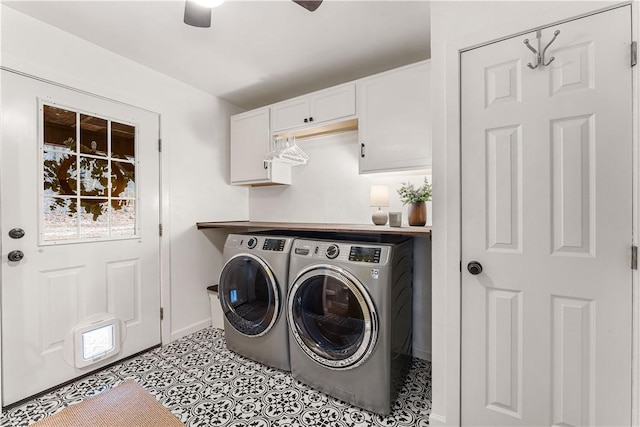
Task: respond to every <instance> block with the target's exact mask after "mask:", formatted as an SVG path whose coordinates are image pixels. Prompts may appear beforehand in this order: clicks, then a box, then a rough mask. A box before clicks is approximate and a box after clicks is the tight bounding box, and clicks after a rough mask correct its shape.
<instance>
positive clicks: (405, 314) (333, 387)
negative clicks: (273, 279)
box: [287, 239, 413, 414]
mask: <svg viewBox="0 0 640 427" xmlns="http://www.w3.org/2000/svg"><path fill="white" fill-rule="evenodd" d="M412 266H413V240H412V239H408V240H403V241H402V242H398V243H394V244H385V243H362V242H345V241H320V240H307V239H298V240H296V241H295V242H294V245H293V250H292V252H291V261H290V269H289V282H290V284H289V295H288V298H287V318H288V321H289V333H290V346H289V352H290V355H291V372H292V375H293V377H294V378H296V379H298V380H299V381H301V382H303V383H306V384H307V385H309V386H311V387H313V388H315V389H317V390H319V391H322V392H324V393H326V394H328V395H331V396H333V397H336V398H338V399H340V400H343V401H345V402H347V403H350V404H353V405H355V406H359V407H361V408H364V409H368V410H370V411H373V412H376V413H380V414H389V413H390V411H391V406H392V403H393V401H394V399H395V398H396V396H397V392H398V391H399V386H401V385H402V383H403V380H404V376H405V375H406V373H407V371H408V369H409V367H410V362H411V348H412V347H411V339H412V320H411V319H412Z"/></svg>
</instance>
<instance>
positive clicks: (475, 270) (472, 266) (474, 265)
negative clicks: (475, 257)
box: [467, 261, 482, 276]
mask: <svg viewBox="0 0 640 427" xmlns="http://www.w3.org/2000/svg"><path fill="white" fill-rule="evenodd" d="M467 270H468V271H469V273H471V274H473V275H474V276H476V275H478V274H480V273H482V264H480V263H479V262H478V261H471V262H470V263H469V264H467Z"/></svg>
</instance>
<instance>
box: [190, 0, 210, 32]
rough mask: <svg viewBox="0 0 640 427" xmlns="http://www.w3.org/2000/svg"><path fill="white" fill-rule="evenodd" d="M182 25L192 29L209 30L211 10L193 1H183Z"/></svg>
mask: <svg viewBox="0 0 640 427" xmlns="http://www.w3.org/2000/svg"><path fill="white" fill-rule="evenodd" d="M184 23H185V24H187V25H191V26H193V27H200V28H209V27H210V26H211V9H210V8H208V7H204V6H201V5H199V4H198V3H196V2H195V1H193V0H185V2H184Z"/></svg>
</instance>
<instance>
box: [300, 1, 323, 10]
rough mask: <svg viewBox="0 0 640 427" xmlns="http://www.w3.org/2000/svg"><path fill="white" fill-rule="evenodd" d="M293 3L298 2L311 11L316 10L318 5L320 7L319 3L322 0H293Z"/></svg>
mask: <svg viewBox="0 0 640 427" xmlns="http://www.w3.org/2000/svg"><path fill="white" fill-rule="evenodd" d="M293 2H294V3H298V4H299V5H300V6H302V7H304V8H305V9H307V10H308V11H309V12H313V11H314V10H316V9H317V8H318V7H320V4H321V3H322V0H316V1H312V0H310V1H306V0H293Z"/></svg>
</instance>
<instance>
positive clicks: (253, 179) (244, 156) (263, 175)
mask: <svg viewBox="0 0 640 427" xmlns="http://www.w3.org/2000/svg"><path fill="white" fill-rule="evenodd" d="M270 146H271V131H270V129H269V107H264V108H259V109H257V110H251V111H248V112H246V113H242V114H237V115H235V116H232V117H231V147H230V152H231V165H230V170H231V184H240V185H242V184H245V185H252V184H291V167H290V166H288V165H284V164H281V163H268V162H265V161H264V160H263V159H264V155H265V154H266V153H267V152H268V151H269V148H270Z"/></svg>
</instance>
